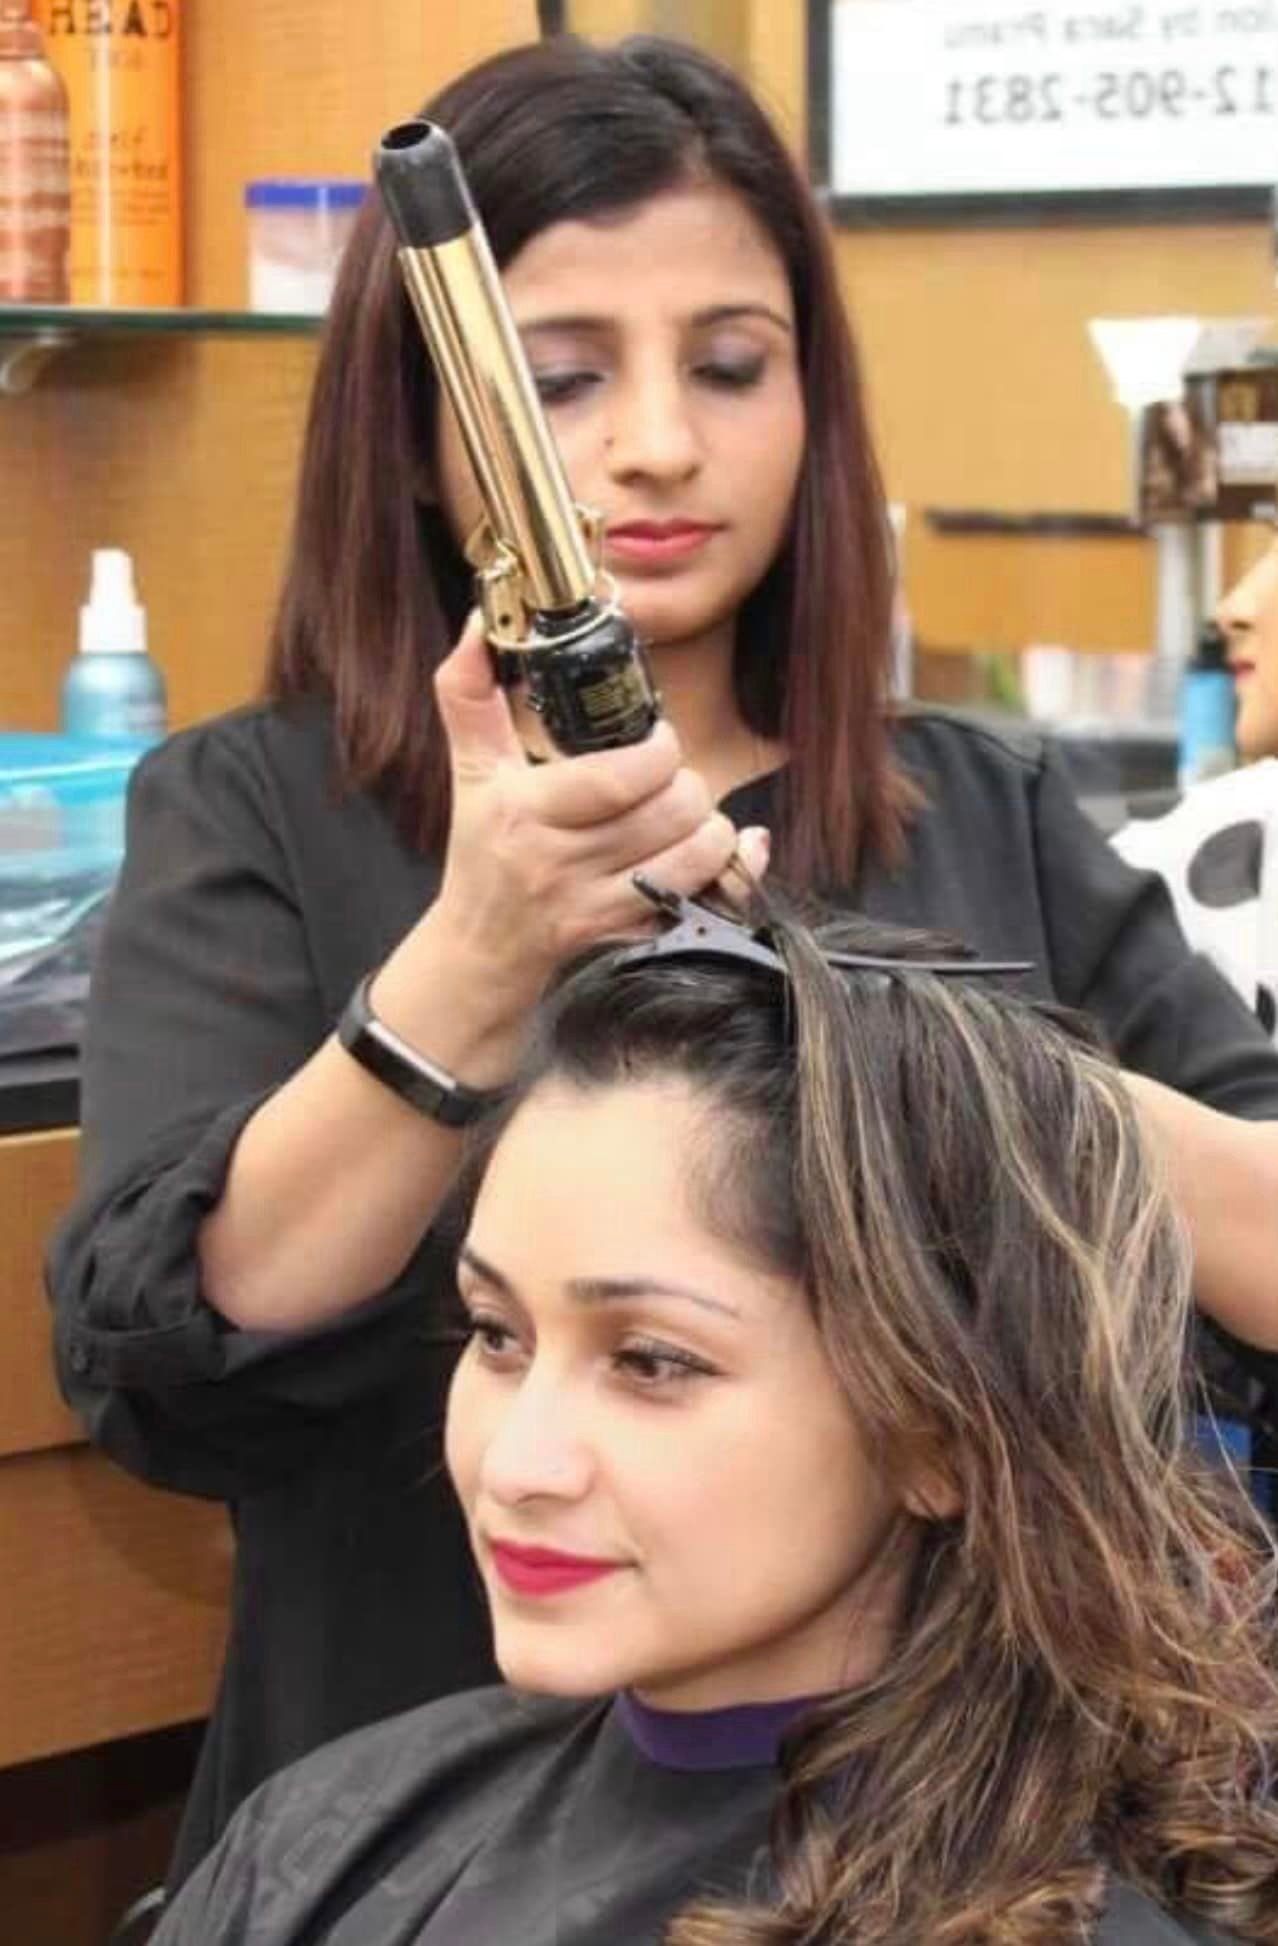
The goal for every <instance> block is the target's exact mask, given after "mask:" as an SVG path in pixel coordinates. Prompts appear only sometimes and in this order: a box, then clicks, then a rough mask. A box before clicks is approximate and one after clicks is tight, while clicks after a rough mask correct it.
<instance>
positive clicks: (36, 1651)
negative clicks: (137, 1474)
mask: <svg viewBox="0 0 1278 1946" xmlns="http://www.w3.org/2000/svg"><path fill="white" fill-rule="evenodd" d="M0 1563H3V1564H4V1566H3V1581H4V1600H3V1601H2V1602H0V1766H4V1765H7V1764H14V1763H27V1762H29V1761H30V1760H31V1759H32V1758H34V1757H44V1756H49V1755H51V1754H53V1753H55V1752H58V1751H63V1750H77V1749H80V1748H82V1747H83V1746H84V1745H86V1744H91V1743H102V1742H105V1741H106V1740H107V1739H108V1738H112V1737H121V1736H126V1735H132V1734H134V1733H135V1732H138V1731H143V1730H153V1729H159V1728H161V1727H163V1726H164V1725H166V1724H170V1723H183V1722H189V1721H190V1720H191V1719H192V1718H194V1717H198V1716H203V1715H204V1714H205V1713H206V1712H207V1710H208V1708H209V1705H210V1703H211V1701H212V1697H213V1687H214V1683H215V1681H216V1678H217V1671H218V1667H219V1664H220V1661H221V1654H222V1643H223V1638H224V1635H225V1614H226V1603H227V1594H228V1589H229V1586H230V1563H231V1540H230V1529H229V1526H228V1523H227V1519H226V1515H225V1513H224V1511H223V1509H222V1508H221V1507H217V1506H212V1505H210V1504H209V1503H207V1502H202V1501H197V1500H189V1499H180V1498H178V1497H177V1496H176V1495H174V1494H167V1493H161V1492H159V1491H157V1490H156V1488H154V1487H148V1486H143V1485H140V1484H139V1483H138V1482H137V1481H136V1480H132V1479H130V1478H129V1477H128V1476H127V1475H126V1474H124V1473H122V1472H121V1471H120V1470H119V1468H118V1467H116V1466H114V1465H112V1463H111V1462H110V1461H109V1460H105V1459H103V1458H102V1457H101V1455H99V1454H97V1453H95V1452H92V1451H90V1450H89V1448H87V1447H79V1448H76V1449H73V1450H65V1451H62V1452H47V1453H32V1454H29V1455H26V1456H25V1457H21V1458H16V1459H6V1460H3V1461H0Z"/></svg>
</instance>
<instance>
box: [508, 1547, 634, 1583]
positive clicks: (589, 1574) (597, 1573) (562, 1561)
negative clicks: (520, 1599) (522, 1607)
mask: <svg viewBox="0 0 1278 1946" xmlns="http://www.w3.org/2000/svg"><path fill="white" fill-rule="evenodd" d="M488 1551H489V1553H490V1554H491V1555H492V1558H493V1566H494V1567H495V1568H496V1570H497V1572H498V1574H499V1575H500V1576H501V1579H502V1580H503V1581H504V1582H505V1584H506V1586H507V1587H508V1588H510V1589H513V1591H514V1593H515V1594H517V1595H559V1594H563V1592H564V1591H565V1589H568V1588H580V1587H583V1586H584V1585H585V1584H586V1582H588V1581H601V1580H602V1579H603V1577H604V1575H606V1574H615V1573H616V1572H617V1569H618V1568H619V1567H620V1566H621V1565H622V1564H621V1562H620V1561H600V1560H596V1559H594V1558H592V1557H591V1556H589V1555H585V1554H558V1553H556V1552H555V1550H554V1549H553V1548H549V1547H519V1546H517V1545H516V1543H515V1542H514V1541H490V1542H489V1543H488Z"/></svg>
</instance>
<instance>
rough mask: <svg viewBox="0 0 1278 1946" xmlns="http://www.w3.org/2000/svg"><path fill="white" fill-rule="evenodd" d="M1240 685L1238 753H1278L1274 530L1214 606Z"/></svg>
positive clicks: (1277, 550) (1277, 545)
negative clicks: (1266, 543)
mask: <svg viewBox="0 0 1278 1946" xmlns="http://www.w3.org/2000/svg"><path fill="white" fill-rule="evenodd" d="M1216 620H1217V621H1218V622H1219V623H1220V626H1221V628H1223V629H1224V631H1225V634H1226V635H1227V637H1228V638H1229V666H1230V668H1231V669H1232V670H1233V672H1234V681H1235V683H1236V685H1237V689H1238V720H1237V727H1236V736H1237V740H1238V754H1239V756H1240V757H1242V758H1243V759H1244V760H1245V761H1246V762H1247V763H1254V762H1255V760H1256V759H1257V758H1258V757H1278V533H1275V535H1274V537H1273V539H1272V540H1271V541H1270V543H1269V546H1268V547H1267V548H1266V550H1265V552H1264V553H1263V554H1262V555H1261V557H1260V559H1259V560H1258V561H1257V562H1256V564H1255V565H1254V567H1252V568H1251V569H1250V570H1249V571H1248V572H1247V573H1246V574H1245V575H1244V576H1243V577H1242V579H1241V581H1239V582H1237V583H1236V584H1235V585H1234V587H1232V588H1231V589H1230V590H1229V593H1228V594H1227V595H1226V596H1225V597H1224V599H1223V600H1222V601H1221V603H1220V606H1219V607H1218V608H1217V610H1216Z"/></svg>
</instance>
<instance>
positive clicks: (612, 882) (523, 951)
mask: <svg viewBox="0 0 1278 1946" xmlns="http://www.w3.org/2000/svg"><path fill="white" fill-rule="evenodd" d="M435 692H436V696H437V698H438V702H439V709H440V714H441V716H442V718H443V723H444V729H445V733H446V735H447V738H448V748H449V755H450V760H451V768H452V794H453V806H452V823H451V828H450V832H449V840H448V853H447V858H446V860H445V868H444V881H443V885H442V887H441V890H440V895H439V898H438V900H437V902H436V905H435V907H434V908H433V909H432V913H431V918H432V921H433V922H434V924H435V925H442V924H446V925H447V927H448V931H449V935H450V937H451V938H452V940H453V941H454V942H455V943H456V944H458V945H460V946H463V947H464V949H465V952H466V955H467V958H468V959H472V960H473V961H474V963H475V964H476V966H477V968H478V967H482V968H483V969H485V973H486V977H487V978H488V979H489V980H490V981H491V982H492V983H493V988H492V992H493V994H494V995H496V994H500V995H501V996H503V997H504V999H505V1000H506V1002H507V1003H508V1004H509V1006H510V1007H511V1008H512V1009H522V1008H524V1007H527V1006H529V1005H531V1004H532V1003H533V1002H534V1001H535V1000H536V998H537V996H538V995H539V994H540V992H541V990H542V988H543V986H544V985H545V983H546V981H547V979H548V978H549V977H550V975H551V974H552V973H553V972H554V970H555V968H556V967H557V966H559V965H560V964H561V963H562V962H563V961H564V960H565V959H568V958H570V957H571V955H572V954H573V953H575V952H578V951H580V950H581V949H582V948H584V947H586V946H589V945H591V944H593V943H594V942H595V941H596V940H601V939H606V938H615V937H616V936H617V935H619V934H622V933H633V932H635V931H636V930H638V929H640V928H642V927H643V926H644V924H645V923H646V921H647V919H648V918H649V916H650V915H649V909H648V908H647V906H646V905H645V902H644V900H643V897H642V895H641V894H640V893H638V892H637V891H636V890H635V887H634V884H633V882H632V875H633V874H634V872H636V871H643V872H645V873H646V874H647V875H648V876H649V877H650V878H652V879H654V880H655V881H656V882H657V883H658V884H660V885H663V886H667V887H669V888H670V889H671V890H672V891H676V892H683V893H696V892H699V891H701V890H702V889H703V888H704V887H705V886H707V885H710V884H712V883H713V882H714V881H715V880H716V879H718V878H719V877H720V876H721V875H722V874H723V873H724V871H725V869H726V868H727V866H728V864H729V861H730V860H731V859H732V858H733V855H734V853H735V852H736V851H737V845H738V836H737V832H736V829H735V827H734V826H733V825H732V823H731V821H730V820H729V819H728V818H726V817H725V816H724V815H723V813H722V812H721V811H719V810H717V809H716V808H715V805H714V803H713V801H712V799H711V796H710V793H709V791H708V789H707V787H706V785H705V784H704V783H703V781H702V780H701V778H700V777H699V776H698V775H697V773H696V772H695V771H693V770H691V769H689V767H688V766H687V765H686V764H685V763H684V762H683V758H682V755H681V752H680V748H679V741H678V738H677V736H676V735H675V732H674V730H673V729H672V727H671V725H670V724H669V723H668V722H660V723H658V724H657V726H656V728H655V729H654V730H653V731H652V734H651V735H650V736H649V737H647V738H646V739H645V740H644V742H642V743H635V744H629V745H627V746H626V747H625V748H623V749H619V750H607V751H600V752H595V753H592V754H590V755H588V756H581V757H568V758H564V759H562V760H560V761H556V762H553V763H547V764H541V765H534V764H530V763H529V762H528V761H527V758H526V756H525V754H524V751H523V747H522V745H521V744H520V741H519V738H518V736H517V734H516V732H515V727H514V722H513V720H512V717H511V713H510V708H509V705H508V703H507V700H506V697H505V695H504V693H503V692H502V690H501V688H500V687H499V685H498V684H497V682H496V680H495V678H494V676H493V672H492V665H491V662H490V659H489V654H488V649H487V645H486V643H485V641H484V638H483V634H482V632H481V628H480V625H479V622H478V619H477V618H472V619H471V621H470V622H469V623H468V625H467V627H466V629H465V631H464V633H463V635H462V637H461V640H460V641H459V643H458V645H457V647H456V648H455V649H454V651H453V653H452V654H451V655H450V656H449V658H448V660H447V661H446V662H445V663H443V665H442V666H441V668H440V669H439V671H438V674H437V676H436V678H435ZM756 853H757V854H758V855H757V856H756V855H755V854H756ZM742 862H743V863H744V864H745V866H746V868H747V869H748V870H752V871H753V870H758V869H760V868H761V864H762V847H761V845H759V844H758V842H757V840H756V839H755V838H754V834H751V839H750V843H749V845H748V846H747V855H746V856H745V857H744V859H743V861H742Z"/></svg>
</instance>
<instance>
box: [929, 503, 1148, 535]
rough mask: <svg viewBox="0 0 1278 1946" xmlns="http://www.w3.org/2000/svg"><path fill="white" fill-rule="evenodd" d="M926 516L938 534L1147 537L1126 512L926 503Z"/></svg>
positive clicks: (933, 530) (930, 525)
mask: <svg viewBox="0 0 1278 1946" xmlns="http://www.w3.org/2000/svg"><path fill="white" fill-rule="evenodd" d="M923 518H924V520H925V521H926V522H927V524H928V526H929V527H930V528H931V530H932V532H933V533H935V534H997V535H1002V536H1026V537H1029V538H1031V539H1043V538H1049V539H1059V540H1132V539H1143V538H1145V537H1146V530H1145V529H1144V528H1143V527H1142V526H1141V524H1140V522H1139V521H1136V520H1133V519H1131V518H1130V517H1129V516H1128V515H1127V514H1107V513H1091V512H1078V513H1074V512H1071V511H1069V510H1068V509H1067V510H1064V511H1060V512H1050V513H1049V512H1044V513H1004V512H1002V511H1001V510H1000V509H998V508H996V507H925V508H924V509H923Z"/></svg>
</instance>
